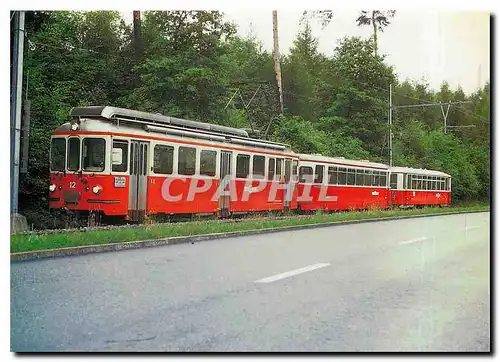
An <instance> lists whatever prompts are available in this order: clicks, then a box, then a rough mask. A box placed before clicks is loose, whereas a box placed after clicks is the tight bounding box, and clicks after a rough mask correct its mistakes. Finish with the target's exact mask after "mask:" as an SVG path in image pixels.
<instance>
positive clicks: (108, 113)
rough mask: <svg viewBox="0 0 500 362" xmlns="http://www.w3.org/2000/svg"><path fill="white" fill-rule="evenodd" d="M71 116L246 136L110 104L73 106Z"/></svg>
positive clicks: (214, 126)
mask: <svg viewBox="0 0 500 362" xmlns="http://www.w3.org/2000/svg"><path fill="white" fill-rule="evenodd" d="M70 115H71V117H99V118H105V119H109V120H124V121H127V122H131V123H134V122H136V123H141V124H144V123H146V124H151V125H160V126H168V125H172V126H176V127H183V128H189V129H197V130H203V131H207V132H216V133H222V134H227V135H232V136H238V137H248V133H247V131H245V130H242V129H239V128H232V127H226V126H220V125H218V124H211V123H204V122H197V121H190V120H187V119H182V118H177V117H170V116H164V115H162V114H159V113H149V112H141V111H136V110H132V109H125V108H118V107H111V106H88V107H75V108H72V109H71V111H70Z"/></svg>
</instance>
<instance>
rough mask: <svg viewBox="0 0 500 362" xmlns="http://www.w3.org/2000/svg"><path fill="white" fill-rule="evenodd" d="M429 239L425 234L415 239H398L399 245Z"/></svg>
mask: <svg viewBox="0 0 500 362" xmlns="http://www.w3.org/2000/svg"><path fill="white" fill-rule="evenodd" d="M427 239H429V238H428V237H427V236H422V237H420V238H416V239H410V240H405V241H400V242H399V245H406V244H413V243H418V242H419V241H424V240H427Z"/></svg>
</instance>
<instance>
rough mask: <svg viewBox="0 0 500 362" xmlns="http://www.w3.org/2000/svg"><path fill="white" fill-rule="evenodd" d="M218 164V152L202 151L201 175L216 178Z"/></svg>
mask: <svg viewBox="0 0 500 362" xmlns="http://www.w3.org/2000/svg"><path fill="white" fill-rule="evenodd" d="M216 162H217V151H208V150H201V152H200V175H206V176H215V164H216Z"/></svg>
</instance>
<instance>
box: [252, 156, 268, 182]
mask: <svg viewBox="0 0 500 362" xmlns="http://www.w3.org/2000/svg"><path fill="white" fill-rule="evenodd" d="M265 175H266V157H265V156H257V155H254V156H253V167H252V177H253V178H264V177H265Z"/></svg>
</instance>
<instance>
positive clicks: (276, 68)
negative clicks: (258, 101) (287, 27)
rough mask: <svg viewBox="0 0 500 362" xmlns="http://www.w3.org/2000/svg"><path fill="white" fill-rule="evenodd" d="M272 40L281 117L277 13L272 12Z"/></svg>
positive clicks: (281, 96) (281, 99)
mask: <svg viewBox="0 0 500 362" xmlns="http://www.w3.org/2000/svg"><path fill="white" fill-rule="evenodd" d="M273 39H274V72H275V73H276V83H277V84H278V93H279V99H280V110H281V115H283V91H282V86H281V69H280V53H279V45H278V12H277V11H276V10H273Z"/></svg>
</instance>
